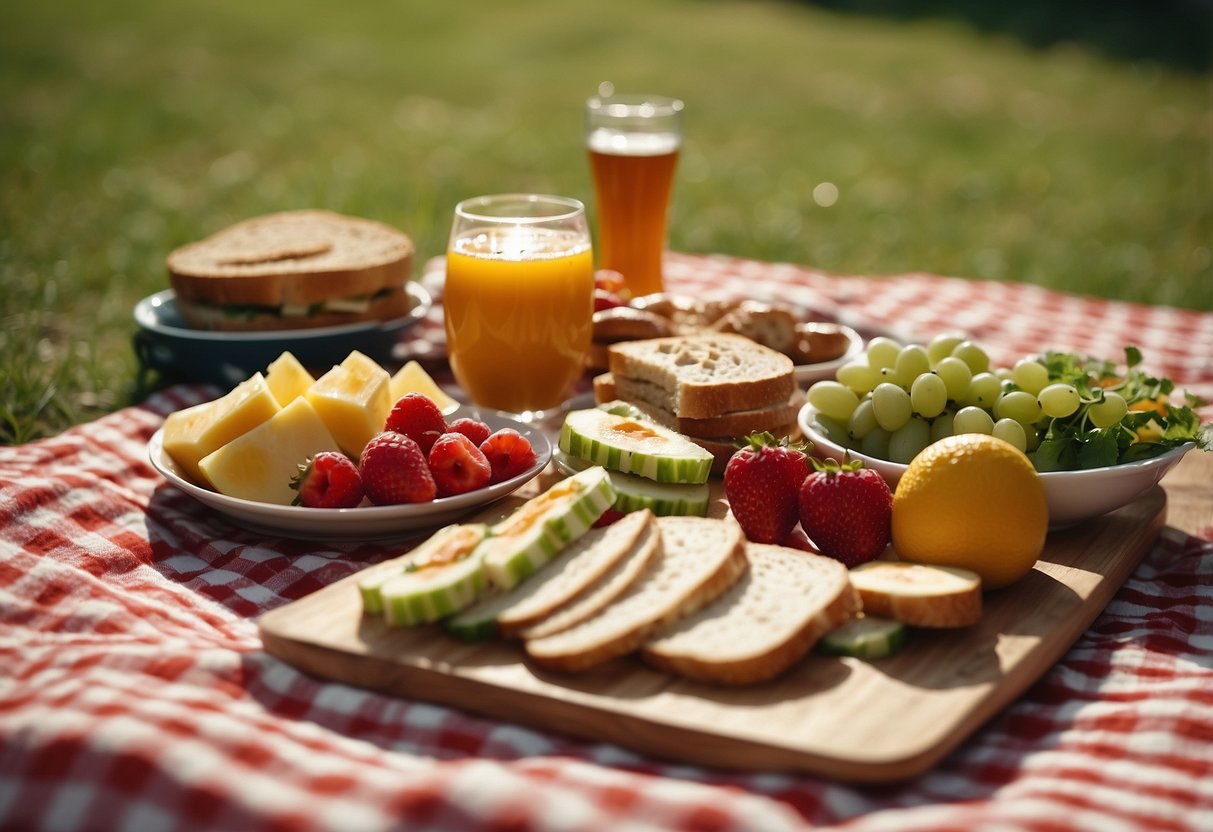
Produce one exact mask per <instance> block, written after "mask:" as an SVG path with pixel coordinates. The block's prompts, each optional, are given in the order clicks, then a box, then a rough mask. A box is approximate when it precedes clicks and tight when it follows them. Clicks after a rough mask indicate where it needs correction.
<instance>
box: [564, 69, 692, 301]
mask: <svg viewBox="0 0 1213 832" xmlns="http://www.w3.org/2000/svg"><path fill="white" fill-rule="evenodd" d="M604 92H605V90H604ZM682 109H683V104H682V102H681V101H679V100H678V99H676V98H668V97H665V96H659V95H613V94H611V95H605V94H604V95H596V96H594V97H592V98H590V99H589V100H588V101H587V102H586V144H587V146H588V148H589V154H590V168H591V170H592V171H593V175H594V190H595V194H596V196H597V203H598V246H597V248H598V253H599V262H598V266H599V268H602V269H611V270H614V271H617V272H619V273H620V274H622V275H623V279H624V286H625V291H626V292H627V293H628V294H630V295H631V296H632V297H636V296H638V295H647V294H650V293H652V292H660V291H662V289H663V287H664V282H663V280H662V274H661V261H662V256H663V254H664V252H665V246H666V225H667V218H668V213H669V212H668V209H669V203H670V193H671V191H672V188H673V183H674V167H675V164H676V163H677V161H678V150H679V148H680V147H681V146H682Z"/></svg>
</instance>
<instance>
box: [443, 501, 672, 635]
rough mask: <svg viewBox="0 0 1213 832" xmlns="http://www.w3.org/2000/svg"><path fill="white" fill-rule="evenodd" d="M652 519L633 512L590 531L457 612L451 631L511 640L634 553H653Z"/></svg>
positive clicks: (641, 512)
mask: <svg viewBox="0 0 1213 832" xmlns="http://www.w3.org/2000/svg"><path fill="white" fill-rule="evenodd" d="M654 519H655V518H654V517H653V513H652V512H650V511H638V512H634V513H632V514H628V515H626V516H624V517H622V518H621V519H619V520H618V521H617V522H615V523H612V524H611V525H609V526H605V527H601V528H596V529H590V530H589V531H588V532H586V533H585V534H584V535H582V536H581V537H579V538H577V540H575V541H573V542H572V543H570V544H569V545H568V546H566V547H565V548H564V550H563V551H561V553H560V554H559V555H557V556H556V557H555V558H554V559H553V560H551V561H549V562H548V563H546V564H545V565H544V566H543V567H542V568H540V570H539V571H538V572H537V573H536V574H534V575H532V576H531V577H529V578H527V579H526V580H524V581H522V582H521V583H519V584H518V585H517V586H515V587H514V588H513V589H511V590H509V591H508V592H505V593H502V594H500V595H492V596H489V597H487V598H484V599H483V600H481V601H479V602H477V603H476V604H473V605H472V606H471V607H469V608H467V609H465V610H464V611H463V612H461V613H459V614H458V615H457V616H455V618H454V619H452V621H451V622H450V626H451V629H452V631H453V632H455V633H456V634H457V635H465V636H480V635H487V634H489V633H492V632H493V631H494V630H495V631H496V632H497V633H498V634H499V635H502V636H506V637H511V636H516V635H517V634H518V633H519V632H520V631H522V630H523V629H525V628H526V627H529V626H531V625H533V624H536V623H537V622H539V621H541V620H543V619H545V618H547V617H548V616H550V615H551V614H552V613H553V612H554V611H555V610H557V609H559V608H561V607H563V606H564V605H566V604H568V603H569V602H570V601H572V600H573V599H574V598H577V597H578V596H580V595H581V594H583V593H584V592H585V591H586V590H587V589H588V588H589V587H591V586H592V585H594V583H595V582H596V581H598V580H599V579H600V578H601V577H602V576H603V575H605V574H607V573H608V572H610V571H611V569H612V568H613V567H614V566H615V565H616V564H618V563H619V562H620V561H623V560H625V559H627V558H628V557H629V556H630V555H631V554H632V553H633V552H634V551H635V550H637V549H640V548H643V547H644V546H646V545H647V546H649V547H650V548H656V541H657V526H656V523H655V522H654Z"/></svg>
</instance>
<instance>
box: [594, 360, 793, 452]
mask: <svg viewBox="0 0 1213 832" xmlns="http://www.w3.org/2000/svg"><path fill="white" fill-rule="evenodd" d="M604 376H605V378H604ZM594 397H595V400H596V401H597V402H598V403H599V404H602V403H604V402H609V401H614V400H615V399H620V400H622V401H626V402H628V403H629V404H631V405H633V406H635V407H636V408H638V409H639V410H640V411H641V412H643V413H644V414H646V415H647V416H649V418H651V419H653V421H655V422H657V423H659V424H662V425H665V426H666V427H668V428H670V429H671V430H676V431H678V432H679V433H681V434H682V435H683V436H688V437H691V438H692V439H722V438H729V437H743V436H749V435H750V434H751V433H761V432H762V431H766V430H769V431H770V432H771V433H775V434H776V435H780V434H779V433H778V431H780V430H782V429H784V428H787V427H788V426H789V425H794V424H795V423H796V415H797V414H798V413H799V412H800V408H801V407H802V406H804V394H803V393H801V392H800V391H799V390H797V391H795V392H794V393H793V394H792V396H791V397H790V398H788V399H787V400H785V401H783V402H780V403H777V404H773V405H769V406H767V407H761V408H756V409H752V410H735V411H732V412H730V413H717V414H715V415H713V416H708V417H706V418H703V419H693V418H689V417H686V416H675V415H674V414H673V413H672V412H671V411H670V410H668V409H666V408H664V407H662V406H661V405H660V404H658V403H657V402H656V401H654V399H659V398H661V390H660V388H657V387H656V385H653V384H650V383H649V382H647V381H631V380H628V379H615V378H614V377H613V376H612V374H611V373H603V374H602V375H600V376H595V378H594Z"/></svg>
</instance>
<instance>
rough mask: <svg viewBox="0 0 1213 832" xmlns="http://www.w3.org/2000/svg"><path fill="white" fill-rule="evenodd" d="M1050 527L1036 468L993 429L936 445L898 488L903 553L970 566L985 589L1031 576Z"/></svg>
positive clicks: (896, 542) (896, 525)
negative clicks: (978, 576)
mask: <svg viewBox="0 0 1213 832" xmlns="http://www.w3.org/2000/svg"><path fill="white" fill-rule="evenodd" d="M1048 531H1049V506H1048V503H1047V502H1046V500H1045V489H1044V484H1043V483H1041V481H1040V477H1039V476H1038V475H1037V473H1036V469H1035V468H1033V467H1032V463H1031V462H1030V461H1029V460H1028V458H1027V457H1026V456H1024V454H1023V453H1021V452H1020V451H1019V450H1018V449H1016V448H1015V447H1014V446H1012V445H1011V444H1009V443H1007V442H1004V441H1003V440H1001V439H996V438H995V437H993V436H987V435H984V434H978V433H966V434H960V435H958V436H949V437H947V438H946V439H943V440H941V441H939V442H936V443H934V444H933V445H929V446H928V447H927V448H926V449H925V450H923V451H922V453H920V454H919V455H918V456H916V457H915V458H914V459H913V461H911V462H910V464H909V466H907V468H906V472H905V473H904V474H902V476H901V480H900V481H899V482H898V483H897V489H896V490H895V491H894V493H893V548H894V549H896V550H897V554H898V555H899V556H900V557H901V559H902V560H906V561H911V562H914V563H929V564H936V565H939V566H956V567H960V568H962V569H970V570H972V571H973V572H976V573H977V574H978V575H980V576H981V581H982V586H983V587H984V588H985V589H998V588H999V587H1003V586H1006V585H1008V584H1010V583H1013V582H1015V581H1017V580H1019V579H1020V578H1022V577H1023V576H1024V575H1026V574H1027V573H1028V571H1029V570H1030V569H1031V568H1032V565H1033V564H1034V563H1036V559H1037V558H1038V557H1039V556H1040V552H1041V549H1043V548H1044V544H1045V535H1046V534H1048Z"/></svg>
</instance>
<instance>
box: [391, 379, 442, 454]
mask: <svg viewBox="0 0 1213 832" xmlns="http://www.w3.org/2000/svg"><path fill="white" fill-rule="evenodd" d="M383 429H384V430H385V431H392V432H395V433H403V434H404V435H405V436H407V437H409V438H410V439H412V440H413V441H414V442H416V443H417V444H418V445H419V446H421V452H422V453H423V454H428V453H429V452H430V448H431V447H432V446H433V444H434V442H435V441H436V440H437V439H438V437H439V436H442V434H444V433H446V417H444V416H443V415H442V411H441V410H439V409H438V405H436V404H434V400H433V399H431V398H430V397H429V396H427V395H425V394H424V393H406V394H404V395H403V396H401V397H400V399H399V400H398V401H397V402H396V404H394V405H393V406H392V411H391V412H390V413H388V416H387V420H386V421H385V422H384V425H383Z"/></svg>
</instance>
